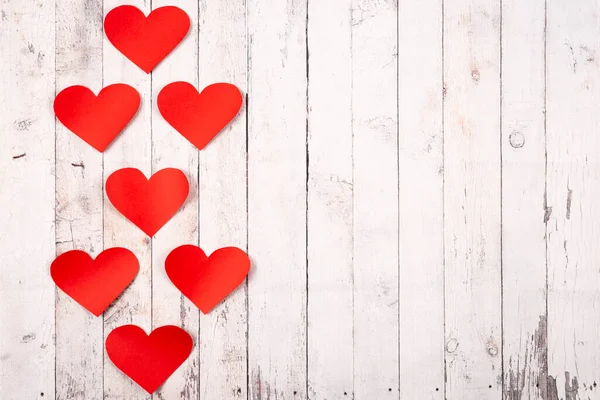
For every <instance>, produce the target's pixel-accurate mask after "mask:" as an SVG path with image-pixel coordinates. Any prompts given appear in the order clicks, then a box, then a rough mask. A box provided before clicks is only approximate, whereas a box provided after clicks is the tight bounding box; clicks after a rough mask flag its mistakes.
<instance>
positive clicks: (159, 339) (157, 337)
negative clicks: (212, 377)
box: [106, 325, 194, 394]
mask: <svg viewBox="0 0 600 400" xmlns="http://www.w3.org/2000/svg"><path fill="white" fill-rule="evenodd" d="M193 345H194V344H193V341H192V337H191V336H190V335H189V334H188V333H187V332H186V331H184V330H183V329H181V328H179V327H177V326H173V325H165V326H161V327H160V328H156V329H155V330H153V331H152V333H150V335H146V332H144V330H143V329H142V328H140V327H139V326H136V325H124V326H120V327H118V328H115V329H114V330H113V331H112V332H110V333H109V334H108V336H107V337H106V353H107V354H108V358H110V361H112V363H113V364H114V365H115V366H116V367H117V368H118V369H120V370H121V371H122V372H123V373H124V374H125V375H127V376H128V377H129V378H131V379H132V380H133V381H134V382H135V383H137V384H138V385H140V386H141V387H142V388H144V390H146V391H147V392H148V393H150V394H152V393H154V392H155V391H156V389H158V388H159V387H160V385H162V384H163V383H164V382H165V381H166V380H167V379H168V378H169V376H171V375H172V374H173V372H175V370H176V369H177V368H179V366H180V365H181V364H183V362H184V361H185V360H186V359H187V358H188V356H189V355H190V353H191V352H192V347H193Z"/></svg>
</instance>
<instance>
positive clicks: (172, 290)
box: [147, 0, 200, 400]
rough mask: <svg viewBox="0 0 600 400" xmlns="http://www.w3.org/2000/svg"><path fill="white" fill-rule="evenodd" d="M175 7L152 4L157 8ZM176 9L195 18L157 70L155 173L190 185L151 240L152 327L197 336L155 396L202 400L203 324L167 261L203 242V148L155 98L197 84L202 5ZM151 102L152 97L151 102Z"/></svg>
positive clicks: (190, 1)
mask: <svg viewBox="0 0 600 400" xmlns="http://www.w3.org/2000/svg"><path fill="white" fill-rule="evenodd" d="M168 5H173V2H172V1H169V0H153V1H152V9H153V10H156V9H157V8H159V7H164V6H168ZM176 6H177V7H179V8H181V9H182V10H183V11H185V12H186V13H187V15H188V16H189V18H190V30H189V32H188V34H187V36H186V37H185V38H184V40H183V41H182V42H181V43H180V44H179V45H178V46H177V47H176V48H175V49H174V50H173V51H172V52H171V53H170V54H169V55H168V56H167V57H166V58H165V59H164V60H163V61H162V62H161V63H160V64H159V65H158V66H157V67H156V68H155V69H154V71H152V117H151V119H152V172H153V173H156V172H157V171H159V170H161V169H163V168H178V169H180V170H181V171H183V172H184V173H185V174H186V176H187V178H188V181H189V183H190V194H189V195H188V198H187V200H186V202H185V203H184V205H183V207H182V208H181V209H180V210H179V211H178V212H177V213H176V214H175V215H174V216H173V218H171V220H170V221H169V222H168V223H167V224H166V225H165V226H164V227H162V228H161V230H160V231H158V232H157V233H156V235H155V236H154V238H153V240H152V327H153V329H156V328H158V327H160V326H164V325H175V326H179V327H181V328H183V329H184V330H185V331H186V332H187V333H189V334H190V335H192V338H193V340H194V348H193V350H192V353H191V355H190V356H189V357H188V359H187V360H186V361H185V362H184V363H183V365H182V366H180V367H179V368H178V369H177V370H176V371H175V373H173V375H171V376H170V377H169V379H167V381H166V382H165V383H164V384H163V385H162V386H161V387H160V388H159V389H158V390H157V391H156V392H155V393H154V395H153V398H154V399H157V400H160V399H176V398H184V399H197V398H198V390H199V388H198V368H199V360H198V356H199V352H198V324H199V316H200V312H199V310H198V308H197V307H196V306H195V305H194V304H193V303H192V302H191V301H189V300H188V299H186V298H185V297H184V296H183V295H182V294H181V292H180V291H179V289H177V288H176V287H175V286H174V285H173V283H171V281H170V280H169V278H168V276H167V274H166V273H165V259H166V258H167V256H168V255H169V253H170V252H171V250H173V249H175V248H176V247H178V246H181V245H183V244H197V243H198V150H197V149H196V148H195V147H194V146H193V145H192V144H191V143H190V142H188V141H187V139H185V138H184V137H183V136H182V135H180V134H179V133H178V132H177V131H175V130H174V129H173V128H172V127H171V126H170V125H169V124H168V123H167V122H166V121H165V120H164V118H163V117H162V116H161V115H160V112H159V110H158V107H156V103H155V100H156V98H157V96H158V94H159V93H160V91H161V89H162V88H163V87H165V86H166V85H168V84H169V83H171V82H175V81H186V82H189V83H191V84H192V85H196V84H197V81H198V2H197V1H196V0H181V1H178V2H177V3H176ZM147 101H148V102H150V98H148V99H147Z"/></svg>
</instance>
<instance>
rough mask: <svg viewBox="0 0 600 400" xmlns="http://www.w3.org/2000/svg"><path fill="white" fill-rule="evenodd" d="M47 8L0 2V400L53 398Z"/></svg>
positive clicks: (50, 27)
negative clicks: (0, 133) (0, 134)
mask: <svg viewBox="0 0 600 400" xmlns="http://www.w3.org/2000/svg"><path fill="white" fill-rule="evenodd" d="M54 7H55V2H54V1H41V0H37V1H28V2H14V1H7V0H2V1H0V54H2V62H0V76H1V82H0V103H1V106H0V132H2V139H1V142H2V150H1V151H0V153H1V157H0V188H1V189H0V204H1V205H2V207H1V208H0V226H1V229H2V235H1V239H0V265H1V267H0V268H1V270H2V273H1V274H0V321H1V322H0V398H1V399H38V398H42V396H43V398H44V399H54V398H55V390H54V389H55V380H54V378H55V375H54V367H55V341H54V333H55V323H54V303H55V286H54V283H53V282H52V279H51V278H50V273H49V267H50V264H51V262H52V260H53V259H54V256H55V226H54V219H55V215H54V205H55V197H54V196H55V185H54V167H55V163H54V154H55V153H54V148H55V144H54V140H55V135H54V129H55V121H54V113H53V111H52V101H53V99H54V94H55V86H54V85H55V78H54V77H55V71H54V49H55V20H54V18H55V17H54Z"/></svg>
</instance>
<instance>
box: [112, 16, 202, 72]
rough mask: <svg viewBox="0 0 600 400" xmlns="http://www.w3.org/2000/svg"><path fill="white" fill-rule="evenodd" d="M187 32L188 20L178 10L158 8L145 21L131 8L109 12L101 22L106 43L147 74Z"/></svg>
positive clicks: (144, 18) (144, 17)
mask: <svg viewBox="0 0 600 400" xmlns="http://www.w3.org/2000/svg"><path fill="white" fill-rule="evenodd" d="M189 29H190V18H189V17H188V15H187V14H186V13H185V11H183V10H182V9H181V8H178V7H174V6H167V7H159V8H157V9H156V10H154V11H152V12H151V13H150V14H149V15H148V17H146V16H145V15H144V13H143V12H142V11H141V10H140V9H138V8H137V7H134V6H119V7H116V8H113V9H112V10H111V11H110V12H109V13H108V14H106V18H105V19H104V32H106V37H107V38H108V40H109V41H110V42H111V43H112V44H113V46H115V47H116V48H117V50H119V51H120V52H121V53H123V55H124V56H125V57H127V58H128V59H129V60H131V61H132V62H133V63H134V64H135V65H137V66H138V67H140V68H141V69H142V70H143V71H144V72H146V73H148V74H149V73H150V72H151V71H152V70H153V69H154V67H156V66H157V65H158V64H159V63H160V62H161V61H162V60H163V59H164V58H165V57H166V56H167V55H168V54H169V53H170V52H171V51H173V49H174V48H175V47H177V45H178V44H179V43H180V42H181V41H182V40H183V38H184V37H185V35H187V32H188V30H189Z"/></svg>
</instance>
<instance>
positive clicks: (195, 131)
mask: <svg viewBox="0 0 600 400" xmlns="http://www.w3.org/2000/svg"><path fill="white" fill-rule="evenodd" d="M157 104H158V109H159V111H160V114H161V115H162V116H163V118H164V119H165V120H166V121H167V122H168V123H169V124H171V126H172V127H173V128H175V129H176V130H177V131H178V132H179V133H181V134H182V135H183V136H184V137H185V138H186V139H187V140H189V141H190V142H192V144H193V145H194V146H196V147H197V148H198V149H199V150H202V149H203V148H204V147H205V146H206V145H207V144H208V142H210V141H211V140H212V138H214V137H215V136H216V135H217V133H219V132H220V131H221V129H223V128H225V126H227V124H229V122H231V120H232V119H233V118H234V117H235V116H236V115H237V113H238V112H239V111H240V108H241V107H242V94H241V93H240V91H239V89H238V88H237V87H235V86H234V85H231V84H229V83H215V84H212V85H210V86H207V87H206V88H204V90H203V91H202V92H201V93H198V91H197V90H196V88H195V87H194V86H192V85H190V84H189V83H187V82H174V83H170V84H168V85H167V86H165V87H164V88H163V89H162V90H161V91H160V93H159V94H158V99H157Z"/></svg>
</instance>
